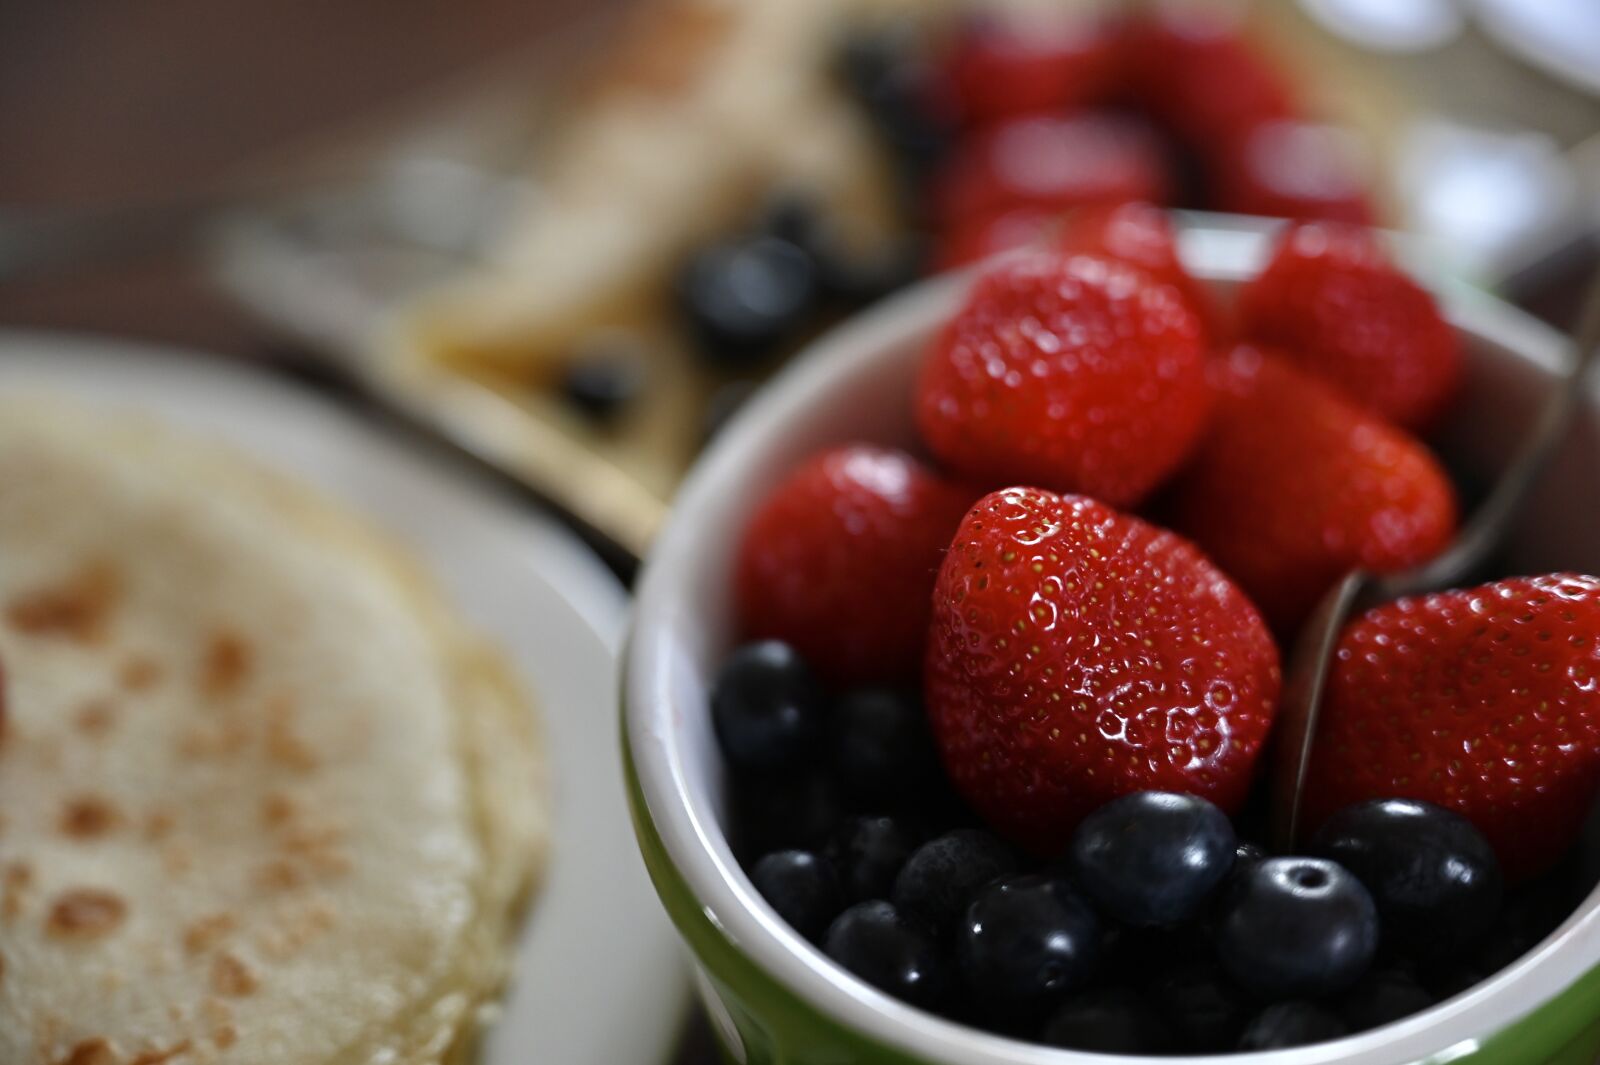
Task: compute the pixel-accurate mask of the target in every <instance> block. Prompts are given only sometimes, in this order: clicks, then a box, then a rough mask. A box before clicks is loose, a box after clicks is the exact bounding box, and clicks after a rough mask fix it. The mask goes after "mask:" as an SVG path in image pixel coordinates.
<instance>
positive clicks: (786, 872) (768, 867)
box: [750, 851, 844, 940]
mask: <svg viewBox="0 0 1600 1065" xmlns="http://www.w3.org/2000/svg"><path fill="white" fill-rule="evenodd" d="M750 882H751V883H752V884H754V885H755V886H756V890H757V891H759V892H761V897H762V898H764V899H766V900H767V902H768V904H769V905H771V907H772V908H773V909H774V910H777V911H778V916H779V917H782V918H783V919H784V920H785V921H788V922H789V924H790V925H791V926H792V927H793V928H794V930H795V931H797V932H799V933H800V934H801V935H803V936H805V937H806V938H807V939H810V940H815V939H817V938H819V937H820V936H821V935H822V933H823V932H825V931H827V928H828V925H829V924H830V923H831V922H832V921H833V919H834V918H835V917H837V916H838V915H839V911H840V910H841V909H843V908H844V899H843V898H842V897H841V896H840V894H839V881H838V878H836V877H835V876H834V872H833V869H832V868H831V867H830V866H829V864H828V863H827V861H825V860H824V859H822V858H819V857H817V855H815V854H813V853H811V852H810V851H777V852H775V853H773V854H769V855H767V856H766V857H765V858H763V859H761V860H760V861H759V862H757V863H756V864H755V866H754V867H753V868H751V870H750Z"/></svg>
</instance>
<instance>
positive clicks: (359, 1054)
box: [0, 401, 547, 1065]
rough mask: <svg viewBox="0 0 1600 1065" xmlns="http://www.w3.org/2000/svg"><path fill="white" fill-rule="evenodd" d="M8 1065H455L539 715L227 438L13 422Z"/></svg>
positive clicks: (509, 901) (36, 417) (4, 1027)
mask: <svg viewBox="0 0 1600 1065" xmlns="http://www.w3.org/2000/svg"><path fill="white" fill-rule="evenodd" d="M0 712H3V718H4V733H3V740H0V1062H3V1063H5V1065H35V1063H37V1065H60V1063H69V1065H161V1063H165V1062H171V1063H173V1065H203V1063H209V1062H219V1063H229V1065H235V1063H236V1065H246V1063H248V1065H345V1063H351V1065H354V1063H368V1062H384V1063H388V1065H426V1063H455V1062H459V1061H462V1060H464V1059H465V1058H466V1056H467V1055H468V1054H469V1053H470V1050H471V1047H472V1043H473V1036H474V1034H475V1032H476V1031H477V1028H478V1027H479V1022H480V1020H481V1018H482V1016H483V1014H484V1013H485V1007H486V1006H487V1004H488V1003H489V1002H491V1001H492V1000H493V998H494V997H495V995H496V993H497V991H498V989H499V987H500V985H501V983H502V981H503V979H504V977H505V973H506V968H507V960H508V956H509V952H510V943H511V939H512V934H513V932H514V928H515V922H516V918H517V916H518V913H519V911H520V908H521V906H522V903H523V902H524V901H525V900H526V898H527V897H528V894H529V890H530V887H531V885H532V884H533V882H534V880H535V879H536V873H537V870H538V868H539V865H540V863H541V861H542V858H543V852H544V847H545V842H546V834H547V821H546V816H547V811H546V801H545V788H544V772H543V765H542V762H541V758H540V754H539V748H538V743H537V737H536V729H535V723H534V720H533V717H532V715H531V713H530V710H529V707H528V705H527V702H526V700H525V698H524V696H523V694H522V693H521V692H520V691H519V689H518V686H517V684H516V682H515V681H514V680H513V679H512V678H511V677H510V675H509V674H508V672H507V669H506V667H505V666H504V665H503V663H502V662H501V660H500V658H499V657H498V656H497V655H496V653H495V652H494V651H493V650H491V649H490V648H488V647H487V646H486V645H485V644H484V643H482V642H481V641H480V640H479V639H478V638H477V637H476V636H475V635H473V634H472V633H471V632H469V631H467V629H466V628H465V627H464V626H463V625H462V624H461V622H459V621H458V620H457V618H456V617H455V616H454V614H453V613H452V612H451V610H450V609H449V608H448V607H447V606H446V605H445V604H444V603H443V602H442V601H441V599H440V598H439V596H438V594H437V593H436V592H435V591H434V590H433V589H432V587H431V586H430V585H429V583H428V581H427V580H426V579H424V578H423V577H422V576H420V575H419V573H418V571H417V570H416V569H415V568H414V567H413V565H412V564H411V563H410V562H409V561H408V560H407V559H406V558H405V556H404V555H403V554H402V553H401V552H399V551H397V550H396V549H395V548H393V547H392V546H390V545H389V544H388V543H386V542H385V541H383V540H382V539H381V538H379V537H377V536H375V535H374V534H373V533H371V532H370V531H368V530H367V529H366V528H364V527H363V526H362V525H361V524H360V523H359V522H358V521H357V520H355V519H354V518H351V517H348V516H346V515H345V514H343V513H342V512H340V511H339V510H338V509H337V508H335V507H333V506H331V505H329V504H327V503H325V502H323V501H321V500H320V499H318V498H316V497H315V496H314V495H313V494H311V493H310V492H308V491H307V490H305V489H303V488H301V487H299V486H297V485H294V484H291V483H288V482H285V481H283V480H280V479H278V478H277V477H275V476H274V475H272V474H269V473H266V472H264V471H262V470H261V469H259V468H257V467H255V466H254V465H252V464H251V463H249V462H247V461H245V460H243V459H240V458H238V457H235V456H233V455H231V454H228V453H226V452H225V451H220V450H219V449H218V448H217V447H216V446H215V445H214V444H212V443H209V442H203V441H194V440H189V439H186V438H183V437H179V436H177V435H173V434H171V433H169V432H167V431H165V430H163V429H161V428H158V427H155V426H152V425H147V424H143V423H139V422H134V421H127V420H122V419H119V418H107V417H105V416H103V415H98V414H95V413H91V412H89V411H86V410H79V409H76V408H73V407H68V406H58V405H55V404H53V403H49V402H39V403H26V404H24V403H21V402H17V401H0Z"/></svg>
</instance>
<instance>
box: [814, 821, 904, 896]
mask: <svg viewBox="0 0 1600 1065" xmlns="http://www.w3.org/2000/svg"><path fill="white" fill-rule="evenodd" d="M919 842H920V840H919V838H918V836H917V834H916V833H915V832H913V831H912V830H911V828H910V827H909V826H907V825H906V824H905V823H904V822H902V821H900V820H897V819H896V818H893V817H884V816H870V817H852V818H850V819H848V820H847V821H845V823H844V824H842V825H840V826H839V829H838V831H836V832H835V833H834V834H833V837H832V838H831V839H830V840H829V841H828V849H827V856H828V861H829V862H830V863H831V864H832V865H833V867H834V869H835V870H836V871H837V872H838V874H839V883H840V886H841V887H842V888H843V890H844V895H845V901H847V902H865V901H866V900H867V899H885V898H888V897H889V893H890V892H891V891H893V890H894V878H895V877H896V876H898V875H899V873H900V870H901V869H902V868H903V867H904V866H905V864H906V859H907V858H909V857H911V852H912V851H913V850H915V849H916V846H917V844H918V843H919Z"/></svg>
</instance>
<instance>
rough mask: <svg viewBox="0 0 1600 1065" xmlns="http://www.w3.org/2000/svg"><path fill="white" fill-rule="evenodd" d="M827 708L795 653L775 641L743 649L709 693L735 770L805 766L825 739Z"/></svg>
mask: <svg viewBox="0 0 1600 1065" xmlns="http://www.w3.org/2000/svg"><path fill="white" fill-rule="evenodd" d="M825 716H826V704H825V702H824V700H823V696H822V691H821V689H820V688H819V687H818V686H817V681H816V678H815V677H813V676H812V674H811V669H810V667H808V666H807V665H806V663H805V661H804V660H803V659H801V657H800V655H799V654H798V653H797V652H796V651H795V649H794V648H792V647H790V646H789V645H788V644H786V643H781V642H779V641H777V640H762V641H760V642H759V643H747V644H745V645H744V646H743V647H740V648H739V649H737V650H736V651H734V652H733V654H731V655H729V656H728V660H727V661H726V662H724V663H723V666H722V671H721V672H720V673H718V674H717V681H716V686H715V687H713V688H712V690H711V724H712V727H713V728H714V729H715V731H716V734H717V741H718V742H719V743H720V744H721V745H722V756H723V757H724V758H726V759H727V760H728V764H729V765H731V766H732V767H733V768H734V770H735V771H737V772H741V773H770V772H774V771H784V770H791V769H796V768H799V767H803V766H805V765H807V764H808V763H810V762H811V761H812V760H813V757H814V755H815V753H816V750H817V747H818V744H819V743H820V741H821V740H822V735H823V725H824V718H825Z"/></svg>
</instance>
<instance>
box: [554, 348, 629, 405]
mask: <svg viewBox="0 0 1600 1065" xmlns="http://www.w3.org/2000/svg"><path fill="white" fill-rule="evenodd" d="M647 376H648V374H647V366H646V360H645V356H644V353H643V352H642V351H639V350H638V349H637V348H636V347H633V346H631V345H628V344H626V343H621V342H615V343H614V342H610V341H597V342H596V343H595V344H592V345H589V346H586V347H585V349H584V350H583V351H581V352H579V353H578V354H577V355H576V356H575V357H574V358H573V359H572V361H571V362H569V363H567V365H566V367H565V368H564V369H563V370H562V373H561V394H562V395H563V396H564V397H566V400H567V402H569V403H571V404H572V405H573V406H574V407H577V408H578V409H579V410H581V411H582V412H583V413H584V414H586V415H588V416H589V417H590V418H592V419H593V420H595V421H597V422H606V421H610V420H611V419H612V418H615V417H616V416H617V415H618V414H619V413H621V411H622V410H623V409H624V408H625V407H627V406H628V404H630V403H632V402H633V400H634V399H635V398H636V397H637V396H638V395H639V393H640V392H642V391H643V390H644V385H645V380H646V377H647Z"/></svg>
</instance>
